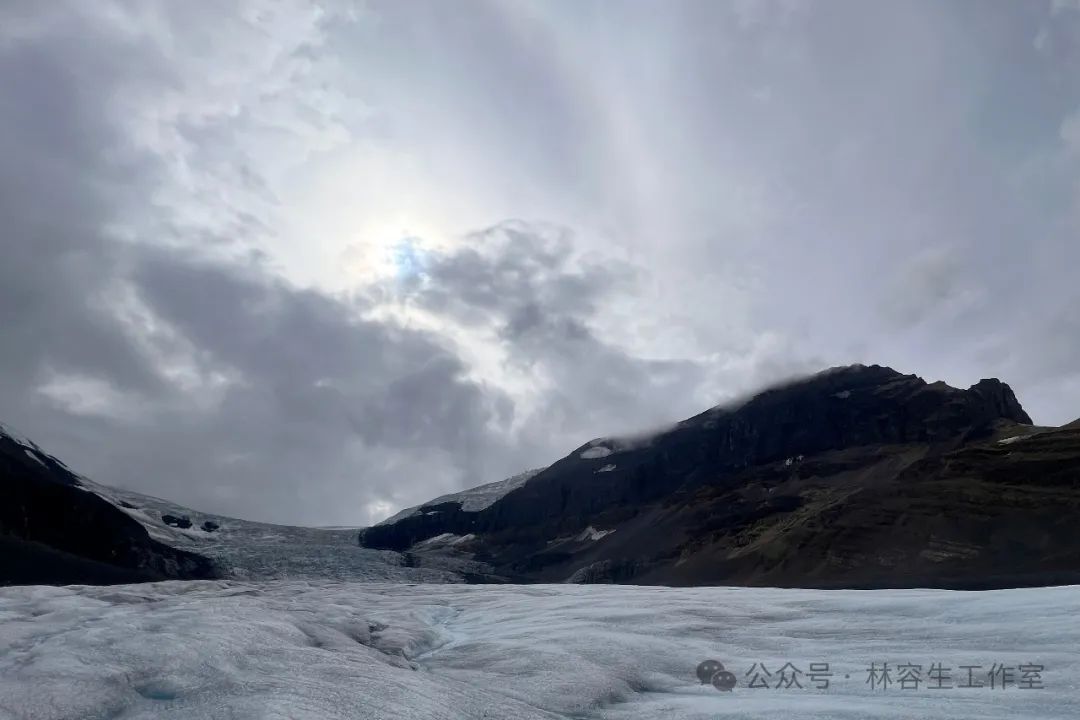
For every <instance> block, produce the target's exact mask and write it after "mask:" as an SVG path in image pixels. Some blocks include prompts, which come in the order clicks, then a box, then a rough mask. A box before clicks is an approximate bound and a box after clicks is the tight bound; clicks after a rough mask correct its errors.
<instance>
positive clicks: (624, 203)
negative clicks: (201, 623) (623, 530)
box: [0, 0, 1080, 524]
mask: <svg viewBox="0 0 1080 720" xmlns="http://www.w3.org/2000/svg"><path fill="white" fill-rule="evenodd" d="M0 88H3V91H2V93H0V152H2V154H3V158H4V162H3V164H2V165H0V221H2V223H3V224H2V232H0V319H2V323H3V324H2V333H3V334H2V339H0V421H3V422H5V423H6V424H9V425H11V426H13V427H15V428H17V429H18V430H20V431H21V432H22V433H23V434H25V435H28V436H30V437H32V438H33V439H35V440H36V441H37V442H39V443H40V444H42V445H43V446H45V447H46V448H47V449H49V450H50V451H52V452H54V453H55V454H57V455H58V456H59V457H61V458H62V459H64V460H66V461H67V462H68V463H69V464H70V465H72V466H73V467H74V468H75V469H76V470H78V471H80V472H83V473H84V474H86V475H89V476H91V477H93V478H95V479H97V480H99V481H101V482H105V483H110V484H116V485H122V486H125V487H128V488H131V489H133V490H137V491H141V492H147V493H150V494H155V495H159V496H164V497H168V498H170V499H174V500H176V501H178V502H181V503H184V504H187V505H190V506H192V507H196V508H199V509H204V510H208V511H215V512H220V513H225V514H231V515H237V516H241V517H246V518H251V519H262V520H271V521H278V522H291V523H303V524H366V523H369V522H372V521H376V520H378V519H381V518H382V517H385V516H386V515H388V514H390V513H391V512H393V511H395V510H396V509H398V508H400V507H402V506H405V505H410V504H415V503H417V502H421V501H423V500H426V499H429V498H431V497H434V496H436V495H439V494H442V493H445V492H449V491H453V490H455V489H459V488H462V487H467V486H471V485H476V484H479V483H482V482H489V481H493V480H498V479H501V478H502V477H505V476H508V475H511V474H514V473H516V472H518V471H521V470H523V469H526V468H530V467H535V466H538V465H544V464H547V463H549V462H552V461H553V460H555V459H557V458H558V457H560V456H562V455H564V454H565V453H566V452H568V451H569V450H571V449H573V448H574V447H576V446H578V445H580V444H582V443H583V442H585V441H587V440H589V439H591V438H594V437H597V436H602V435H608V434H615V433H624V432H635V431H639V430H647V429H650V428H656V427H659V426H662V425H663V424H664V423H667V422H670V421H674V420H678V419H681V418H683V417H687V416H689V415H692V414H695V413H696V412H699V411H700V410H702V409H704V408H706V407H708V406H712V405H715V404H718V403H720V402H723V401H725V400H726V399H730V398H732V397H735V396H739V395H742V394H744V393H745V392H747V391H750V390H752V389H755V388H758V387H760V386H762V385H763V384H766V383H769V382H774V381H777V380H781V379H784V378H787V377H790V376H792V375H796V374H800V373H805V372H809V371H813V370H816V369H819V368H822V367H825V366H829V365H837V364H846V363H851V362H866V363H873V362H876V363H881V364H887V365H891V366H893V367H896V368H897V369H899V370H902V371H904V372H915V373H918V374H920V375H922V376H923V377H926V378H928V379H931V380H934V379H943V380H946V381H947V382H949V383H951V384H954V385H962V386H967V385H970V384H972V383H974V382H976V381H978V380H979V379H980V378H983V377H991V376H996V377H1000V378H1002V379H1003V380H1005V381H1006V382H1009V383H1010V384H1012V385H1013V387H1014V388H1015V389H1016V391H1017V393H1018V394H1019V396H1020V399H1021V401H1022V402H1023V403H1024V405H1025V407H1026V408H1027V409H1028V411H1029V412H1030V413H1031V415H1032V416H1033V417H1034V418H1035V420H1036V422H1039V423H1045V424H1058V423H1063V422H1067V421H1069V420H1072V419H1074V418H1076V417H1078V416H1080V325H1078V322H1080V321H1078V318H1080V281H1078V277H1080V4H1078V3H1076V2H1071V1H1067V0H1048V1H1047V2H1040V1H1036V0H1031V1H1030V2H1027V1H1025V2H1016V1H1011V0H988V1H987V2H979V3H973V2H960V1H957V2H940V1H939V0H926V1H924V2H903V3H866V2H862V1H861V0H826V1H825V2H814V3H810V2H797V1H794V0H775V1H770V0H749V1H748V0H732V2H723V3H722V2H704V1H703V2H673V3H655V2H632V1H631V0H627V1H626V2H619V3H610V2H589V1H581V0H573V1H569V0H568V1H566V2H557V1H553V2H545V3H540V2H524V1H521V2H517V1H509V0H508V1H500V2H485V1H484V0H473V1H472V2H469V3H446V2H439V1H438V0H432V1H431V2H422V1H417V2H407V3H397V2H371V3H364V4H358V3H357V4H354V3H349V2H323V3H314V2H269V1H267V2H263V1H261V0H232V1H231V2H219V3H175V2H167V1H165V0H162V1H161V2H151V1H149V0H147V1H144V2H116V1H114V0H101V1H100V2H95V3H84V2H76V1H75V0H71V1H70V2H67V3H65V2H50V3H38V2H32V1H30V0H25V1H16V2H6V3H3V4H2V5H0Z"/></svg>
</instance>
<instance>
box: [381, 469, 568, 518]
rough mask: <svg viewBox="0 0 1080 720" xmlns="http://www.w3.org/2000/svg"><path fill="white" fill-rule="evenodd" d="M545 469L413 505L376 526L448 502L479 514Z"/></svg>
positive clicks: (527, 471)
mask: <svg viewBox="0 0 1080 720" xmlns="http://www.w3.org/2000/svg"><path fill="white" fill-rule="evenodd" d="M546 469H547V468H535V469H533V470H526V471H525V472H523V473H518V474H517V475H514V476H513V477H508V478H506V479H505V480H499V481H497V482H493V483H488V484H486V485H479V486H477V487H474V488H469V489H468V490H462V491H461V492H456V493H450V494H449V495H441V496H439V497H437V498H435V499H434V500H429V501H428V502H426V503H424V504H423V505H415V506H413V507H410V508H405V509H404V510H402V511H400V512H398V513H397V514H395V515H391V516H390V517H388V518H386V519H385V520H383V521H382V522H379V523H376V524H378V525H392V524H394V523H396V522H397V521H398V520H404V519H405V518H407V517H412V516H413V515H416V514H417V513H420V512H422V511H423V510H424V508H428V507H432V506H434V505H441V504H443V503H448V502H456V503H458V504H459V505H460V506H461V509H462V510H465V511H466V512H479V511H480V510H483V509H484V508H486V507H488V506H490V505H491V504H492V503H494V502H495V501H496V500H498V499H499V498H501V497H502V496H504V495H506V494H507V493H508V492H510V491H511V490H516V489H518V488H519V487H521V486H522V485H524V484H525V483H527V482H528V481H529V480H530V479H532V478H533V477H535V476H536V475H538V474H539V473H541V472H543V471H544V470H546Z"/></svg>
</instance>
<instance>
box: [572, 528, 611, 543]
mask: <svg viewBox="0 0 1080 720" xmlns="http://www.w3.org/2000/svg"><path fill="white" fill-rule="evenodd" d="M613 532H615V530H614V529H611V530H597V529H596V528H594V527H593V526H592V525H590V526H589V527H587V528H585V529H584V530H582V531H581V532H580V533H579V534H578V536H577V539H578V540H599V539H601V538H605V537H607V536H608V535H610V534H611V533H613Z"/></svg>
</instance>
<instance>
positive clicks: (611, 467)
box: [596, 463, 615, 473]
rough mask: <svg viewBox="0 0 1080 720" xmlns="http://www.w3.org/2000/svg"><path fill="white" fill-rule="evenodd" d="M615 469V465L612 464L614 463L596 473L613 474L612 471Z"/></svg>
mask: <svg viewBox="0 0 1080 720" xmlns="http://www.w3.org/2000/svg"><path fill="white" fill-rule="evenodd" d="M614 469H615V465H614V464H612V463H608V464H607V465H605V466H604V467H602V468H600V469H599V470H597V471H596V472H598V473H602V472H611V471H613V470H614Z"/></svg>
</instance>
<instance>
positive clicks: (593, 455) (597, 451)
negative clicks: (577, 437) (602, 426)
mask: <svg viewBox="0 0 1080 720" xmlns="http://www.w3.org/2000/svg"><path fill="white" fill-rule="evenodd" d="M610 454H611V448H609V447H605V446H603V445H594V446H592V447H591V448H589V449H587V450H584V451H583V452H582V453H581V456H580V457H581V459H582V460H596V459H598V458H604V457H607V456H608V455H610Z"/></svg>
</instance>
